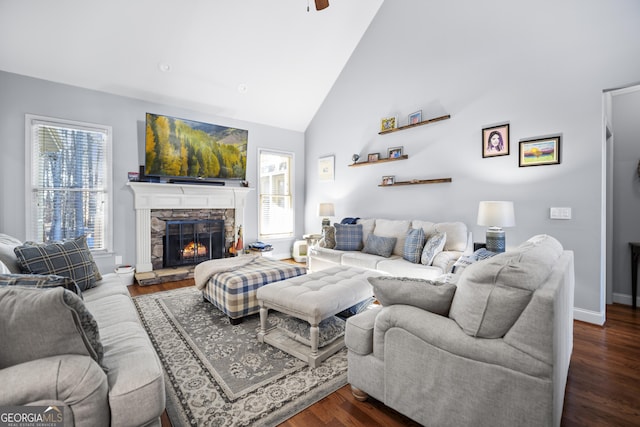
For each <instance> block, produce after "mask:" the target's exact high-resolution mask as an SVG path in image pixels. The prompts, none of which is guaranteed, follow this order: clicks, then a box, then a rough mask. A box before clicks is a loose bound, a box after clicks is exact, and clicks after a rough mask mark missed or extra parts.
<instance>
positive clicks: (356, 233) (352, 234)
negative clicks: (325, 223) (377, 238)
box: [333, 223, 362, 251]
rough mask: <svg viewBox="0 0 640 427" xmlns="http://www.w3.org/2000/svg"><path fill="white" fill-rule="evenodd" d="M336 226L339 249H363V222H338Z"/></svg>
mask: <svg viewBox="0 0 640 427" xmlns="http://www.w3.org/2000/svg"><path fill="white" fill-rule="evenodd" d="M333 226H334V227H335V228H336V247H335V248H334V249H337V250H339V251H359V250H361V249H362V224H338V223H335V224H333Z"/></svg>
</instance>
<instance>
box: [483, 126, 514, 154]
mask: <svg viewBox="0 0 640 427" xmlns="http://www.w3.org/2000/svg"><path fill="white" fill-rule="evenodd" d="M508 155H509V124H508V123H506V124H502V125H498V126H491V127H487V128H484V129H482V157H483V158H486V157H498V156H508Z"/></svg>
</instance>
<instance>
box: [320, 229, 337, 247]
mask: <svg viewBox="0 0 640 427" xmlns="http://www.w3.org/2000/svg"><path fill="white" fill-rule="evenodd" d="M318 245H319V246H320V247H321V248H327V249H333V248H335V247H336V228H335V227H334V226H333V225H325V226H323V227H322V239H320V242H319V243H318Z"/></svg>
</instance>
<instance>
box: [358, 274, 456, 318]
mask: <svg viewBox="0 0 640 427" xmlns="http://www.w3.org/2000/svg"><path fill="white" fill-rule="evenodd" d="M367 280H368V281H369V283H371V286H373V294H374V295H375V297H376V299H377V300H378V301H379V302H380V304H382V305H383V306H386V305H393V304H406V305H412V306H414V307H418V308H421V309H423V310H427V311H430V312H432V313H436V314H439V315H441V316H446V315H448V314H449V307H450V306H451V300H453V295H454V294H455V292H456V285H454V284H451V283H441V282H435V281H431V280H425V279H414V278H410V277H389V276H380V277H369V278H368V279H367Z"/></svg>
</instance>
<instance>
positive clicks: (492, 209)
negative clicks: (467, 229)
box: [478, 201, 516, 227]
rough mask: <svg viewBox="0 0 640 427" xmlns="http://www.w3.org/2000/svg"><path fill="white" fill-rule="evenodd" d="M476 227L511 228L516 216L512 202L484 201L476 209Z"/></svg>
mask: <svg viewBox="0 0 640 427" xmlns="http://www.w3.org/2000/svg"><path fill="white" fill-rule="evenodd" d="M478 225H484V226H487V227H513V226H515V225H516V216H515V213H514V210H513V202H504V201H485V202H480V206H479V207H478Z"/></svg>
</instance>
